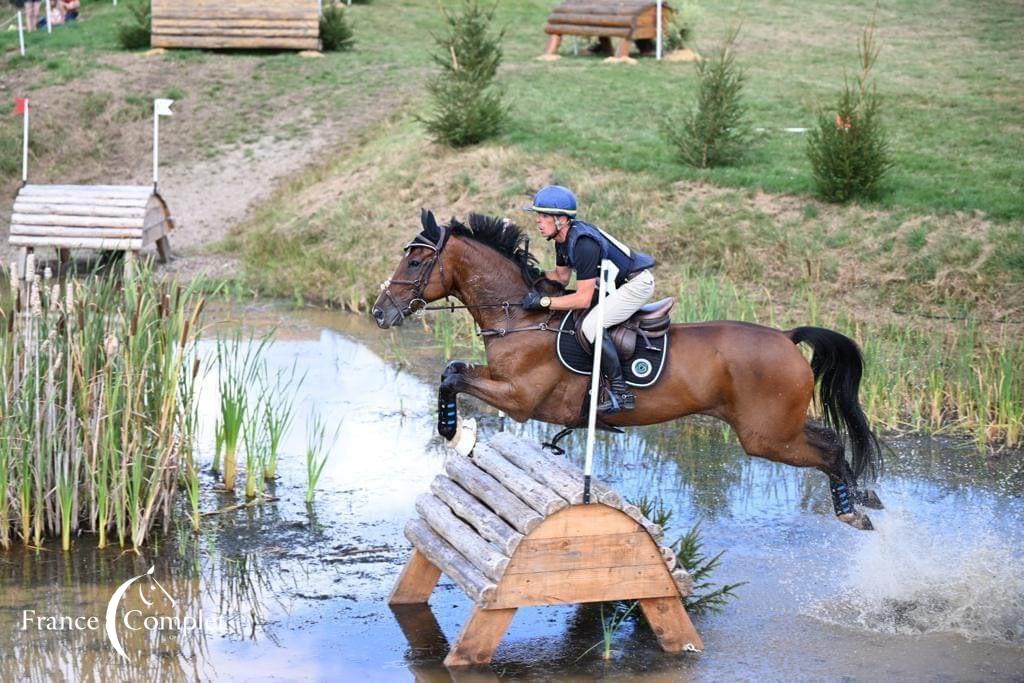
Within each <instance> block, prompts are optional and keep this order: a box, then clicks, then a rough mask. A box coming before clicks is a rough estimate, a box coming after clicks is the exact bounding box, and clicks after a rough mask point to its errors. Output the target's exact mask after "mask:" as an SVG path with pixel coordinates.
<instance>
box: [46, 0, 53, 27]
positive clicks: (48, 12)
mask: <svg viewBox="0 0 1024 683" xmlns="http://www.w3.org/2000/svg"><path fill="white" fill-rule="evenodd" d="M46 32H47V33H53V22H52V21H50V0H46Z"/></svg>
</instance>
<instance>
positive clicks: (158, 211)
mask: <svg viewBox="0 0 1024 683" xmlns="http://www.w3.org/2000/svg"><path fill="white" fill-rule="evenodd" d="M173 229H174V221H173V220H172V218H171V214H170V211H169V210H168V208H167V203H166V202H165V201H164V199H163V197H161V196H160V195H159V194H158V193H157V192H156V191H154V190H153V187H152V186H151V185H25V186H24V187H22V188H21V190H19V191H18V195H17V197H16V198H15V200H14V212H13V214H12V215H11V233H10V244H11V245H12V246H15V247H20V248H21V251H22V254H21V261H22V263H24V260H25V256H27V255H28V254H29V253H31V252H32V251H33V250H35V248H36V247H56V248H57V251H58V253H59V254H60V260H61V262H62V263H66V262H67V260H68V258H69V250H71V249H108V250H118V251H125V252H127V253H128V254H134V253H135V252H138V251H141V250H142V249H144V248H146V247H148V246H149V245H152V244H155V245H156V248H157V253H158V255H159V257H160V260H161V261H162V262H167V261H168V260H169V259H170V258H171V244H170V240H169V239H168V235H169V233H170V232H171V230H173Z"/></svg>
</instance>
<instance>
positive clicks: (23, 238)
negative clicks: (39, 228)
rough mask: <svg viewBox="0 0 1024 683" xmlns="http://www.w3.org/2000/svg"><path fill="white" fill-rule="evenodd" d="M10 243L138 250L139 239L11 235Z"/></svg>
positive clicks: (23, 245) (139, 247)
mask: <svg viewBox="0 0 1024 683" xmlns="http://www.w3.org/2000/svg"><path fill="white" fill-rule="evenodd" d="M10 244H12V245H13V246H22V247H62V248H65V249H113V250H120V251H131V250H136V251H137V250H139V249H141V248H142V240H141V239H137V240H136V239H115V238H97V239H90V238H88V237H30V236H27V235H11V238H10Z"/></svg>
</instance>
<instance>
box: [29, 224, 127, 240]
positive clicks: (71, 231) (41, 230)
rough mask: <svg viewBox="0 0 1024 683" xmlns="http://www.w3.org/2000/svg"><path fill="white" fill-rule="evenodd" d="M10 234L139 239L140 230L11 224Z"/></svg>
mask: <svg viewBox="0 0 1024 683" xmlns="http://www.w3.org/2000/svg"><path fill="white" fill-rule="evenodd" d="M11 234H12V235H26V236H31V237H121V238H126V239H139V238H141V237H142V230H141V229H138V228H112V229H109V230H108V229H105V228H68V227H64V226H57V225H45V226H42V225H20V224H14V225H11Z"/></svg>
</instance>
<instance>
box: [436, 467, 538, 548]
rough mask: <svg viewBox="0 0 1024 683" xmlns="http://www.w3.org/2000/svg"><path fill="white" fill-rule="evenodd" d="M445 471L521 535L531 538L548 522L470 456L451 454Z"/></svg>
mask: <svg viewBox="0 0 1024 683" xmlns="http://www.w3.org/2000/svg"><path fill="white" fill-rule="evenodd" d="M444 470H445V472H447V473H448V476H449V477H451V478H452V479H453V480H455V481H456V482H458V484H459V485H460V486H462V488H464V489H466V490H467V491H469V492H470V493H472V494H473V495H474V496H476V497H477V498H478V499H479V500H480V501H481V502H483V503H484V504H485V505H487V507H489V508H491V509H492V510H494V511H495V512H496V513H497V514H498V516H499V517H501V518H502V519H504V520H505V521H506V522H508V523H509V524H510V525H511V526H512V528H513V529H515V530H516V531H518V532H519V533H521V534H528V533H530V532H531V531H533V530H534V529H536V528H537V526H538V525H539V524H540V523H541V522H543V521H544V517H543V516H542V515H539V514H537V512H535V511H534V510H533V509H531V508H530V506H529V505H527V504H526V503H524V502H523V501H521V500H519V499H518V498H517V497H516V496H514V495H513V494H512V493H511V492H510V491H509V490H508V489H506V488H505V487H504V486H502V485H501V484H500V483H499V482H498V480H496V479H495V478H494V477H492V476H491V475H489V474H487V473H486V472H484V471H483V470H482V469H480V468H479V467H477V466H476V465H475V464H473V461H472V460H470V459H469V458H467V457H466V456H464V455H457V454H454V453H452V454H450V455H449V456H448V459H447V460H445V463H444Z"/></svg>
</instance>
